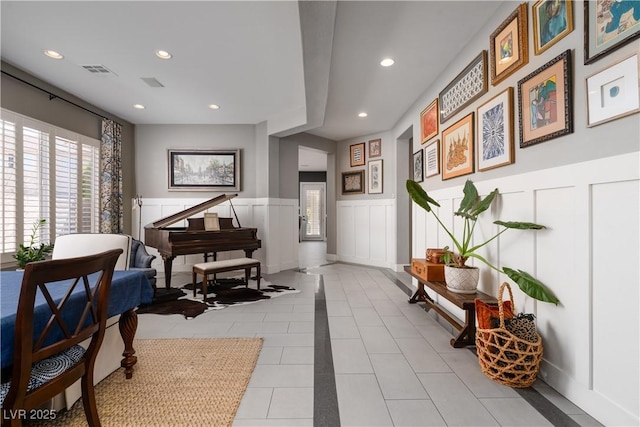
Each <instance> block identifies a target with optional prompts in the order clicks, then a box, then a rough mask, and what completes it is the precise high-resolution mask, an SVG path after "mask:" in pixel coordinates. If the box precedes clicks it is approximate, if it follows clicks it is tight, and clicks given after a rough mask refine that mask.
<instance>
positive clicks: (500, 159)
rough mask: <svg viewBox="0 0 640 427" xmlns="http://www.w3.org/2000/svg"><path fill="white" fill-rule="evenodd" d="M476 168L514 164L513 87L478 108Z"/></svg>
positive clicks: (491, 167) (482, 169)
mask: <svg viewBox="0 0 640 427" xmlns="http://www.w3.org/2000/svg"><path fill="white" fill-rule="evenodd" d="M476 117H477V119H478V133H477V135H478V170H480V171H485V170H489V169H493V168H498V167H500V166H505V165H510V164H511V163H513V160H514V157H515V154H514V148H513V88H512V87H508V88H507V89H506V90H504V91H503V92H502V93H500V94H498V95H497V96H495V97H494V98H493V99H490V100H489V101H487V102H485V103H484V104H483V105H481V106H480V107H478V111H477V113H476Z"/></svg>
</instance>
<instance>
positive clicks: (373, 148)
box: [369, 139, 382, 157]
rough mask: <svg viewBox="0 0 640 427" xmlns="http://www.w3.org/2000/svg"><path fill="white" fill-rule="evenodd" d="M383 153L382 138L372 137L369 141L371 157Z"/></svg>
mask: <svg viewBox="0 0 640 427" xmlns="http://www.w3.org/2000/svg"><path fill="white" fill-rule="evenodd" d="M381 155H382V140H381V139H372V140H371V141H369V157H380V156H381Z"/></svg>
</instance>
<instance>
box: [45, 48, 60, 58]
mask: <svg viewBox="0 0 640 427" xmlns="http://www.w3.org/2000/svg"><path fill="white" fill-rule="evenodd" d="M44 54H45V55H47V56H48V57H49V58H53V59H62V58H64V56H62V54H61V53H58V52H56V51H55V50H49V49H47V50H45V51H44Z"/></svg>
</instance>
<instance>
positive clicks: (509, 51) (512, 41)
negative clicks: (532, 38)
mask: <svg viewBox="0 0 640 427" xmlns="http://www.w3.org/2000/svg"><path fill="white" fill-rule="evenodd" d="M527 28H528V26H527V3H522V4H521V5H519V6H518V7H517V8H516V10H514V11H513V12H512V13H511V15H509V16H508V17H507V19H505V20H504V22H503V23H502V24H500V26H499V27H498V28H497V29H496V30H495V31H494V32H493V33H492V34H491V36H490V37H489V48H490V49H489V53H490V58H491V84H492V85H494V86H495V85H496V84H498V83H500V82H501V81H502V80H504V79H506V78H507V77H508V76H510V75H511V74H513V73H514V72H515V71H516V70H518V69H519V68H522V67H523V66H524V65H525V64H526V63H528V62H529V37H528V33H527V31H528V29H527Z"/></svg>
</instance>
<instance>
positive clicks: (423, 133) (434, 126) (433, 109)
mask: <svg viewBox="0 0 640 427" xmlns="http://www.w3.org/2000/svg"><path fill="white" fill-rule="evenodd" d="M437 135H438V98H436V99H434V100H433V101H431V104H429V105H428V106H427V108H425V109H424V110H422V112H421V113H420V143H421V144H424V143H425V142H427V141H428V140H430V139H431V138H433V137H434V136H437Z"/></svg>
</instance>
